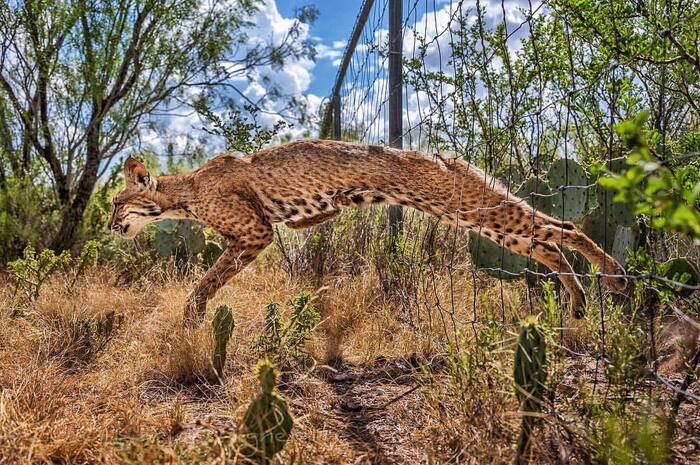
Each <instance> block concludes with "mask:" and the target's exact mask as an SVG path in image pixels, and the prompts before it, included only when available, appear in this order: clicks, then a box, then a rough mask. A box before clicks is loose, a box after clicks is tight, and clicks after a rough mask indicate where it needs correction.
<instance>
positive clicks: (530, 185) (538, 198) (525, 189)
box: [516, 177, 554, 215]
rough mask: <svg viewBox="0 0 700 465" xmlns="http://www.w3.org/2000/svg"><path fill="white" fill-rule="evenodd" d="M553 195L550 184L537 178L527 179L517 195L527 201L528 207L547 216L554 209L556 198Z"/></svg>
mask: <svg viewBox="0 0 700 465" xmlns="http://www.w3.org/2000/svg"><path fill="white" fill-rule="evenodd" d="M536 194H541V195H536ZM551 194H552V189H551V187H550V186H549V183H547V181H545V180H543V179H540V178H536V177H530V178H527V179H526V180H525V182H524V183H522V184H521V185H520V188H518V191H517V192H516V195H517V196H518V197H520V198H521V199H523V200H525V201H526V202H527V203H528V205H530V206H532V207H534V208H535V209H536V210H537V211H541V212H542V213H545V214H547V215H551V214H552V213H553V208H554V203H553V201H552V199H553V198H554V197H553V196H552V195H551ZM543 196H545V197H543Z"/></svg>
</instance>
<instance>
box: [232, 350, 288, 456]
mask: <svg viewBox="0 0 700 465" xmlns="http://www.w3.org/2000/svg"><path fill="white" fill-rule="evenodd" d="M255 370H256V373H257V375H258V379H259V380H260V386H261V389H262V392H261V393H260V394H259V395H258V396H257V397H256V398H255V399H253V401H252V402H251V403H250V405H249V406H248V410H246V413H245V416H244V417H243V422H244V423H245V425H246V429H247V435H246V439H247V442H248V444H249V447H247V448H245V450H244V454H245V455H246V456H248V457H250V458H254V459H257V460H258V461H259V462H261V463H268V462H269V460H270V459H272V457H273V456H274V455H275V454H276V453H277V452H279V451H281V450H282V448H283V447H284V445H285V443H286V442H287V439H288V438H289V435H290V434H291V432H292V427H293V426H294V419H293V418H292V414H291V412H290V410H289V405H287V401H286V400H284V398H282V397H281V396H280V395H279V394H277V393H276V392H274V387H275V382H276V379H277V373H276V372H275V369H274V367H273V366H272V364H271V363H270V362H269V361H267V360H262V361H261V362H259V363H258V365H257V366H256V369H255Z"/></svg>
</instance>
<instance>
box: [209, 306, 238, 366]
mask: <svg viewBox="0 0 700 465" xmlns="http://www.w3.org/2000/svg"><path fill="white" fill-rule="evenodd" d="M211 324H212V326H213V327H214V339H215V341H216V343H215V346H214V357H213V360H212V364H213V365H214V371H216V375H217V376H218V377H219V379H222V378H223V377H224V365H225V364H226V346H227V345H228V340H229V339H230V338H231V333H233V325H234V323H233V312H232V311H231V307H229V306H228V305H221V306H219V307H217V309H216V312H214V320H213V321H212V323H211Z"/></svg>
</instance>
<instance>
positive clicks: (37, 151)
mask: <svg viewBox="0 0 700 465" xmlns="http://www.w3.org/2000/svg"><path fill="white" fill-rule="evenodd" d="M260 5H261V2H260V1H256V0H228V1H221V2H209V1H206V0H6V1H3V2H2V4H0V189H2V188H3V187H4V185H5V184H6V182H7V179H8V178H10V177H15V178H20V177H27V176H29V177H31V178H32V179H34V180H35V182H37V181H38V182H45V181H47V180H48V181H50V184H51V186H52V189H53V193H54V195H53V197H54V198H55V206H54V208H52V209H55V210H58V211H59V212H60V220H59V226H58V227H57V231H55V232H48V231H47V232H46V233H47V234H53V236H52V239H51V240H50V246H51V247H52V248H55V249H64V248H67V247H69V246H70V245H71V244H72V243H73V241H74V239H75V234H76V230H77V228H78V226H79V224H80V221H81V218H82V216H83V214H84V212H85V210H86V207H87V205H88V201H89V199H90V196H91V194H92V192H93V190H94V189H95V186H96V183H97V181H98V179H99V177H100V176H101V175H102V174H103V173H104V172H105V171H106V170H108V168H109V167H110V166H111V165H110V162H111V161H112V160H113V159H114V158H115V157H118V156H120V154H123V153H124V150H125V149H126V148H128V147H129V146H130V145H131V144H133V143H134V142H135V141H136V140H137V139H138V136H139V133H140V131H141V130H142V129H143V128H144V127H145V126H146V125H148V128H152V127H153V126H154V125H155V124H156V123H157V121H158V118H159V117H162V115H163V114H167V113H170V112H173V111H174V110H176V109H181V108H182V106H183V105H185V106H186V105H191V104H193V103H194V101H193V100H194V99H195V98H197V99H202V98H203V97H213V96H215V95H220V96H228V99H229V100H233V98H232V97H231V95H236V96H237V97H236V98H245V96H244V94H243V93H242V90H243V89H242V88H238V87H237V86H239V85H241V82H243V85H245V81H246V77H249V76H251V75H252V73H254V72H255V71H256V70H259V69H260V68H261V67H269V66H272V67H274V66H283V64H284V62H285V60H287V59H289V58H300V57H308V56H313V53H314V51H313V47H312V46H311V45H310V43H308V42H306V41H304V40H302V39H303V31H304V26H303V23H304V22H306V21H308V20H313V19H314V17H315V10H313V9H302V10H300V14H299V15H298V18H297V21H296V22H295V23H294V24H293V25H292V26H291V27H290V29H289V30H288V31H287V33H286V35H284V37H283V38H282V39H281V40H280V39H277V40H273V39H270V40H269V41H254V40H251V39H250V37H249V34H248V33H247V31H249V30H250V28H251V27H254V24H252V22H251V19H252V18H253V17H254V14H255V12H256V10H257V9H258V8H259V6H260ZM218 91H221V92H220V93H218V94H217V92H218ZM224 91H225V92H224ZM271 94H272V95H277V94H275V93H274V92H272V93H271Z"/></svg>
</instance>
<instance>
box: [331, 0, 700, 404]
mask: <svg viewBox="0 0 700 465" xmlns="http://www.w3.org/2000/svg"><path fill="white" fill-rule="evenodd" d="M610 5H611V7H610V8H611V15H612V16H611V17H612V24H613V29H614V28H615V27H616V23H615V18H618V17H619V18H620V23H622V21H624V18H625V16H624V13H625V12H623V11H618V10H616V9H615V6H614V5H615V2H610ZM397 15H398V16H397ZM617 15H619V16H617ZM639 15H640V18H642V20H643V18H644V17H645V16H644V13H643V12H641V13H639ZM392 16H394V18H393V24H392ZM580 16H581V15H577V12H576V11H574V10H567V9H563V8H561V2H557V1H533V0H528V1H520V2H517V1H516V2H514V1H506V0H500V1H483V0H482V1H480V0H470V1H458V0H452V1H449V0H447V1H446V0H442V1H436V0H430V1H428V0H420V1H419V0H374V1H373V0H366V1H365V2H364V4H363V6H362V8H361V10H360V13H359V15H358V18H357V21H356V24H355V28H354V31H353V35H352V37H351V40H350V41H349V44H348V48H347V49H346V52H345V56H344V57H343V60H342V62H341V66H340V70H339V73H338V76H337V80H336V83H335V86H334V88H333V91H332V94H331V96H330V98H329V101H330V102H331V104H330V105H329V106H328V110H327V112H326V114H325V117H324V119H323V124H322V136H323V137H329V138H336V139H342V140H347V141H355V142H362V143H367V144H379V145H393V146H399V147H401V146H402V147H403V148H404V149H412V150H420V151H422V152H427V153H439V154H441V155H442V156H446V157H456V158H459V159H462V160H464V161H466V162H467V163H468V164H470V165H474V166H478V167H480V168H483V169H484V171H485V173H488V175H485V182H489V180H490V177H489V176H493V178H494V179H498V180H500V182H501V183H502V184H503V185H505V187H506V188H507V189H508V191H509V192H512V193H514V194H515V195H517V197H520V198H522V199H524V200H517V199H514V200H512V202H514V203H519V202H525V201H526V202H527V203H528V204H529V205H531V207H532V208H533V210H538V211H543V212H545V213H547V214H549V215H551V216H555V217H558V218H560V219H562V220H567V221H572V222H574V223H576V224H577V225H578V226H579V227H581V228H582V229H583V231H584V232H585V233H586V234H588V235H589V236H590V237H591V238H592V239H594V240H595V241H596V242H598V243H599V244H600V245H601V246H602V247H603V248H604V249H605V250H606V251H608V252H609V253H611V254H612V255H613V256H615V258H617V259H618V261H620V262H622V263H624V262H625V261H626V259H627V258H628V254H629V253H634V252H632V251H633V250H635V249H636V248H645V249H646V250H648V251H649V253H650V255H651V262H652V264H651V267H650V268H649V269H647V270H645V271H644V272H639V273H633V272H632V273H629V274H627V275H626V277H627V278H628V279H629V280H630V281H633V282H643V283H646V284H647V287H646V288H653V287H654V286H663V285H667V286H671V287H673V288H674V289H677V290H678V289H684V290H687V291H688V293H687V294H686V296H687V295H689V294H690V292H692V291H696V290H698V289H700V286H698V285H697V284H693V283H690V284H689V283H688V282H682V281H681V280H679V279H676V278H677V276H669V275H668V274H664V273H663V272H662V271H661V270H659V269H658V268H657V266H656V265H655V264H657V263H662V262H664V261H665V260H667V259H669V258H670V256H672V255H673V251H670V250H668V244H669V243H670V242H673V243H674V244H680V245H678V247H679V248H683V247H685V250H690V251H693V250H695V249H693V246H692V245H690V242H689V241H688V240H687V239H683V238H678V237H676V238H671V236H670V235H669V234H667V233H660V232H658V231H651V230H649V229H648V228H645V227H644V226H643V225H641V226H640V225H638V224H637V223H636V221H635V217H634V215H633V214H632V213H633V212H632V210H633V209H632V207H631V206H629V205H621V204H618V203H615V202H613V199H612V197H613V194H612V193H611V192H609V191H607V190H605V189H602V188H600V186H599V185H598V182H597V180H598V176H599V175H597V174H593V173H592V170H591V169H589V167H591V166H593V165H594V164H595V162H596V161H597V162H598V163H603V164H605V165H606V167H607V169H608V170H609V171H612V172H615V171H619V170H621V169H622V167H623V166H624V163H625V155H624V151H623V150H622V148H621V147H622V144H621V141H620V138H619V136H618V135H617V133H616V131H615V127H616V125H617V124H618V123H620V122H621V121H623V120H625V119H627V118H629V117H630V116H631V115H632V114H633V113H634V111H635V110H637V109H639V108H650V109H651V115H652V119H653V120H654V122H653V125H654V128H655V129H656V131H657V132H658V134H659V137H660V138H661V140H662V142H661V144H660V147H661V150H660V151H659V153H658V154H657V155H659V158H660V159H661V160H662V162H665V163H670V162H671V159H672V158H674V157H675V159H676V160H677V159H679V157H680V158H683V157H688V158H691V159H692V158H697V154H696V153H687V154H680V155H679V154H678V153H673V151H672V150H670V149H667V147H666V140H667V139H670V138H672V136H673V134H672V133H674V131H676V132H677V131H678V130H679V128H680V126H681V122H683V121H686V122H687V121H688V118H693V117H692V116H689V114H688V111H687V107H688V105H685V106H683V105H680V104H679V101H680V100H681V98H680V97H679V96H678V95H679V91H678V89H675V90H674V89H673V86H672V85H671V84H670V81H669V79H670V78H669V76H670V74H669V73H672V72H673V70H672V69H669V66H670V65H669V63H670V61H669V60H667V61H666V62H663V61H661V62H658V63H648V66H647V67H646V68H644V70H643V71H642V70H640V69H639V67H638V66H637V63H633V62H632V61H631V60H629V59H627V56H626V55H625V54H624V53H622V52H621V51H619V50H618V49H616V47H615V46H612V47H611V50H612V53H610V54H608V55H607V56H597V55H596V54H595V52H594V51H591V50H590V49H586V48H585V47H582V46H581V44H582V43H584V41H582V37H580V27H578V26H580V24H582V23H583V22H585V18H583V17H580ZM671 16H673V17H674V18H675V20H674V21H675V22H674V21H671V20H669V22H668V24H666V27H667V28H668V29H667V30H666V31H667V32H664V33H663V34H659V38H658V41H657V42H655V43H656V45H658V46H659V47H662V48H663V49H664V50H667V51H668V56H672V55H673V56H675V52H673V50H672V47H673V44H672V40H671V39H668V38H669V37H672V33H673V30H674V28H678V27H680V26H681V22H682V21H690V20H691V18H685V19H683V17H682V14H675V15H671V14H670V13H669V12H668V10H667V14H666V18H667V19H668V18H671ZM397 25H398V27H399V29H398V30H397V29H396V28H397ZM620 27H622V24H620ZM395 34H399V35H400V39H401V40H400V41H398V43H399V48H398V49H397V48H396V43H397V41H392V37H394V35H395ZM664 34H666V35H664ZM552 37H555V38H557V41H556V43H555V42H553V41H552V40H551V39H552ZM397 53H398V54H400V59H401V63H402V70H401V71H400V76H398V77H397V76H396V72H395V71H394V73H393V75H392V72H391V66H390V62H391V59H392V56H395V55H396V54H397ZM645 73H646V74H645ZM649 75H651V77H649ZM631 87H635V88H641V89H643V91H641V92H639V93H638V95H640V96H641V97H640V101H638V102H630V101H628V98H629V95H630V92H629V89H630V88H631ZM397 95H398V96H400V97H398V98H399V99H400V102H396V98H397V97H396V96H397ZM691 103H692V102H691ZM397 111H398V112H400V113H399V114H397ZM392 119H394V121H396V120H398V126H399V133H398V134H400V141H398V144H397V141H396V140H394V139H395V138H396V135H395V134H397V133H396V132H394V133H393V134H392ZM694 121H695V120H694ZM695 123H697V121H695ZM396 124H397V123H396V122H394V124H393V125H394V126H396ZM674 124H675V126H674ZM393 131H396V129H395V128H394V129H393ZM507 201H510V200H507ZM485 208H489V207H485ZM493 208H500V206H499V207H493ZM483 209H484V208H481V210H483ZM403 221H404V225H406V224H413V226H411V230H412V231H418V233H417V234H418V235H419V236H421V237H425V238H427V237H429V236H430V235H431V234H432V233H431V231H433V230H434V229H435V223H436V220H433V219H430V218H427V217H425V216H423V215H421V214H418V213H413V212H406V215H405V217H404V220H403ZM416 224H418V226H415V225H416ZM405 227H406V226H405ZM533 227H534V225H533ZM479 232H480V231H476V233H477V234H473V235H472V236H471V238H470V239H469V241H470V242H471V245H469V246H468V247H469V251H470V253H471V260H470V261H469V263H470V264H469V265H468V266H466V265H464V262H463V261H461V260H458V259H457V257H458V256H459V255H460V252H459V251H458V250H456V249H459V248H460V247H461V248H462V249H464V247H466V246H464V243H465V241H467V238H466V237H465V235H464V233H463V232H462V233H460V232H458V231H457V230H456V229H453V230H451V232H450V234H451V236H450V237H451V238H452V239H449V240H445V241H444V243H446V244H451V246H453V247H454V249H455V250H452V254H451V257H452V258H451V259H450V260H447V261H446V262H445V263H444V267H443V268H444V269H445V270H447V272H449V273H456V274H458V275H456V276H458V277H457V278H455V279H461V278H459V276H465V275H466V276H469V277H470V279H471V280H472V281H473V285H472V289H473V292H474V296H473V298H472V299H471V301H472V305H473V309H472V312H473V321H472V324H473V327H475V328H476V326H477V322H478V315H477V302H478V298H477V296H476V292H477V287H478V286H477V280H478V279H479V276H480V275H483V274H487V273H488V274H491V275H495V276H497V277H499V278H500V287H501V302H500V307H501V309H502V312H503V315H505V310H504V309H505V308H506V305H507V304H506V302H505V301H504V300H505V297H504V291H503V290H504V289H505V286H508V285H510V284H509V283H508V282H507V281H506V280H507V279H510V278H515V277H520V276H524V275H527V276H530V277H537V278H542V279H546V278H561V277H565V276H576V277H577V278H579V279H582V280H587V281H589V282H592V285H591V287H592V288H594V289H596V290H597V295H596V296H594V297H595V300H596V301H597V306H598V307H599V310H600V315H598V319H599V328H598V334H597V338H598V341H599V342H598V344H597V347H596V349H595V351H594V353H591V354H588V355H589V356H592V357H594V358H595V360H596V368H595V370H596V371H595V376H594V379H593V383H594V390H595V386H596V384H597V383H600V382H603V380H602V378H601V377H599V376H598V371H599V365H600V364H601V363H602V364H605V363H607V361H608V354H607V349H606V348H607V344H606V342H607V341H606V336H607V331H606V321H607V317H606V315H607V313H608V310H609V307H610V306H611V305H622V306H629V305H631V304H630V296H627V297H621V298H616V300H614V301H613V300H612V299H611V297H610V293H609V291H606V289H605V286H604V285H602V284H601V281H603V280H605V279H606V278H615V277H618V275H616V274H615V273H613V272H611V270H606V269H601V270H591V269H590V268H588V266H587V265H586V264H585V263H584V262H583V260H581V258H580V257H577V256H575V255H570V254H568V252H567V254H566V255H562V257H565V256H566V257H568V258H569V260H570V261H571V262H572V265H573V269H574V271H573V272H566V271H562V269H561V267H560V269H559V270H555V271H543V270H541V269H540V268H538V266H537V264H536V262H535V261H534V260H532V257H529V259H520V260H521V261H518V262H517V263H516V264H515V265H514V264H513V263H514V261H516V259H515V258H514V257H513V256H511V252H509V251H507V250H505V249H504V248H500V247H496V248H493V247H491V246H490V245H488V244H487V242H488V241H487V239H485V238H482V237H481V234H479ZM562 236H563V235H562ZM671 239H673V240H671ZM482 242H483V244H484V247H488V248H482ZM475 244H476V245H475ZM559 245H560V247H561V246H563V245H564V244H563V243H560V244H559ZM462 249H460V250H462ZM481 252H483V253H482V254H481V255H480V253H481ZM693 253H696V254H697V251H695V252H693ZM493 254H498V256H497V257H496V258H493V257H491V256H490V257H484V255H493ZM484 258H488V260H487V259H484ZM562 260H564V259H563V258H562ZM561 263H562V261H560V266H561ZM415 278H416V277H415V276H412V277H411V278H410V279H415ZM422 279H424V280H425V279H427V281H428V283H427V284H424V287H429V286H430V281H431V279H432V278H431V277H427V278H426V277H425V276H423V277H422ZM433 282H434V280H433ZM528 287H529V291H528V293H527V298H528V302H527V305H528V308H529V310H530V312H531V313H537V312H538V311H539V310H538V306H537V304H536V302H535V299H534V298H533V295H534V294H536V289H534V287H536V286H534V287H533V285H532V280H528ZM562 294H563V293H560V294H559V303H560V308H564V307H563V304H564V300H565V299H564V297H563V295H562ZM641 295H642V296H645V295H646V294H644V292H643V291H642V294H641ZM637 298H638V299H639V298H640V297H639V295H638V296H637ZM642 298H644V297H642ZM685 299H686V300H684V302H686V303H688V302H690V300H689V299H690V298H689V297H686V298H685ZM454 305H455V303H454V300H453V301H452V302H450V303H449V304H446V305H442V304H441V303H439V302H438V303H437V304H435V303H434V304H433V305H432V309H431V311H433V310H437V311H438V312H439V313H440V315H439V318H438V319H441V320H442V322H443V324H445V326H450V324H448V323H445V321H447V322H449V321H451V326H452V327H456V326H457V322H455V321H454V315H455V309H454ZM655 307H658V302H652V301H649V305H648V308H649V311H648V315H647V318H648V321H647V327H646V329H647V338H648V343H649V345H650V349H649V352H650V354H652V356H651V357H650V359H649V360H647V365H646V366H647V367H646V370H648V373H649V374H650V376H651V378H653V379H655V380H656V381H657V383H656V384H655V385H656V386H659V387H662V388H666V389H668V390H669V391H670V392H672V393H675V394H676V395H677V396H678V398H679V399H681V398H682V399H686V400H693V401H697V400H698V395H697V394H695V393H693V392H690V390H689V386H688V385H687V384H683V383H678V382H676V381H674V380H671V379H668V378H666V377H664V376H662V375H661V374H660V373H659V372H658V371H657V369H656V368H657V360H656V359H654V358H653V354H656V353H657V348H656V347H655V345H656V338H655V337H654V333H655V331H656V329H655V328H656V327H655V325H657V324H658V319H659V315H658V312H657V311H656V310H655V309H654V308H655ZM682 307H683V305H678V306H675V307H674V309H673V312H675V313H677V314H679V315H680V317H681V318H683V319H686V320H687V321H689V322H692V324H694V325H696V326H697V325H698V323H697V321H696V317H695V315H692V314H690V311H688V310H687V308H691V307H692V305H689V306H686V307H683V309H681V308H682ZM426 318H427V319H428V320H430V321H433V318H434V317H433V316H430V315H428V316H426ZM418 320H420V318H418ZM503 321H504V322H505V316H504V318H503ZM411 324H416V320H412V321H411ZM560 324H561V326H562V327H564V326H566V325H567V321H566V316H565V312H562V316H561V321H560ZM417 326H419V325H417ZM475 331H478V328H477V329H475ZM569 352H571V351H569ZM579 355H581V354H579ZM696 358H697V357H696ZM693 369H694V367H693Z"/></svg>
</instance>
